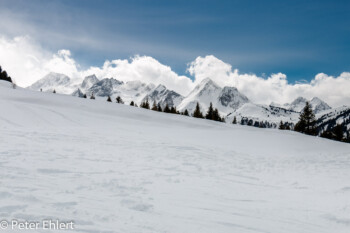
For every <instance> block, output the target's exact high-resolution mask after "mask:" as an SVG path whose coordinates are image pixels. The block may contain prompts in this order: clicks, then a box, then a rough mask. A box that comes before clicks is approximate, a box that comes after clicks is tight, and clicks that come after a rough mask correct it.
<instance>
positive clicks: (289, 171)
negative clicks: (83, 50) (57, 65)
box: [0, 82, 350, 233]
mask: <svg viewBox="0 0 350 233" xmlns="http://www.w3.org/2000/svg"><path fill="white" fill-rule="evenodd" d="M0 109H1V114H0V145H1V146H0V156H1V157H0V158H1V160H0V219H7V220H11V219H22V220H30V221H41V220H42V219H60V220H67V221H69V220H74V221H75V230H73V231H72V232H120V233H131V232H132V233H145V232H147V233H155V232H169V233H185V232H189V233H205V232H208V233H213V232H215V233H216V232H219V233H221V232H229V233H232V232H233V233H235V232H237V233H245V232H247V233H255V232H256V233H306V232H307V233H348V232H350V146H349V145H348V144H345V143H340V142H335V141H330V140H326V139H322V138H317V137H311V136H305V135H302V134H298V133H294V132H290V131H278V130H274V129H258V128H254V127H248V126H239V125H231V124H224V123H219V122H212V121H208V120H200V119H194V118H191V117H185V116H180V115H172V114H165V113H159V112H153V111H150V110H145V109H140V108H136V107H131V106H127V105H121V104H117V103H108V102H106V101H105V99H103V100H102V99H99V100H90V99H82V98H77V97H72V96H65V95H59V94H52V93H41V92H33V91H30V90H24V89H15V90H14V89H12V88H11V87H10V85H9V84H7V83H4V82H1V83H0ZM9 232H10V231H9ZM39 232H44V231H43V230H42V231H39ZM45 232H49V231H47V230H46V231H45ZM60 232H70V231H63V230H61V231H60Z"/></svg>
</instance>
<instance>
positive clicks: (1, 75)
mask: <svg viewBox="0 0 350 233" xmlns="http://www.w3.org/2000/svg"><path fill="white" fill-rule="evenodd" d="M0 80H5V81H8V82H10V83H12V79H11V77H10V76H8V74H7V72H6V71H5V70H2V68H1V66H0Z"/></svg>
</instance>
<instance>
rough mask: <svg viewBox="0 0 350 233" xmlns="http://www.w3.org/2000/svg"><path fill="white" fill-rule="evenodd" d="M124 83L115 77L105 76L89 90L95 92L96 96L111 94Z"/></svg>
mask: <svg viewBox="0 0 350 233" xmlns="http://www.w3.org/2000/svg"><path fill="white" fill-rule="evenodd" d="M122 84H123V82H122V81H119V80H116V79H114V78H105V79H102V80H100V81H98V82H97V83H95V84H94V85H93V86H92V87H91V88H90V89H89V91H90V92H93V93H94V94H95V95H96V96H103V97H104V96H110V95H112V94H113V93H114V90H115V89H117V88H118V86H120V85H122Z"/></svg>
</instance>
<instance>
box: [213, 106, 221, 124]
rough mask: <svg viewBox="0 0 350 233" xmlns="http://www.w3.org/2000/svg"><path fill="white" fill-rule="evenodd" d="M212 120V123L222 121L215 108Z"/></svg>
mask: <svg viewBox="0 0 350 233" xmlns="http://www.w3.org/2000/svg"><path fill="white" fill-rule="evenodd" d="M213 120H214V121H222V118H221V116H220V114H219V110H218V109H217V108H215V110H214V112H213Z"/></svg>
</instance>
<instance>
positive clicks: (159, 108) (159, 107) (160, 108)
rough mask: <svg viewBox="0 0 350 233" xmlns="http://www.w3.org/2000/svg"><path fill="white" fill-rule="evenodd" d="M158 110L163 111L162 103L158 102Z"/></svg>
mask: <svg viewBox="0 0 350 233" xmlns="http://www.w3.org/2000/svg"><path fill="white" fill-rule="evenodd" d="M157 111H158V112H162V111H163V109H162V106H160V103H158V105H157Z"/></svg>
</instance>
